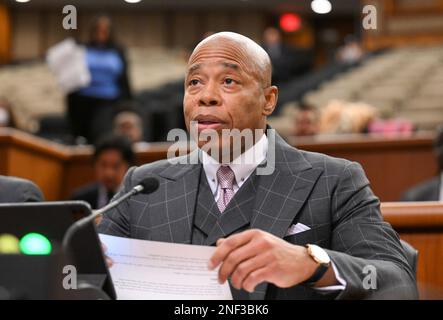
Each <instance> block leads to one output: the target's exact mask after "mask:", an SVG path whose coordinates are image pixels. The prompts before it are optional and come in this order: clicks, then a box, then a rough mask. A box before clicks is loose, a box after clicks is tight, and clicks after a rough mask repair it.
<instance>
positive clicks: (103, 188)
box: [71, 135, 135, 209]
mask: <svg viewBox="0 0 443 320" xmlns="http://www.w3.org/2000/svg"><path fill="white" fill-rule="evenodd" d="M134 163H135V155H134V152H133V151H132V145H131V142H130V141H129V140H128V139H127V138H126V137H121V136H114V135H110V136H107V137H104V138H102V140H100V141H99V142H98V143H97V146H96V148H95V152H94V172H95V178H96V181H95V182H93V183H91V184H88V185H86V186H83V187H81V188H79V189H78V190H76V191H75V192H74V193H73V195H72V196H71V200H83V201H86V202H88V203H89V204H90V205H91V207H92V209H99V208H102V207H104V206H105V205H107V204H108V203H109V201H110V200H111V199H112V197H113V196H114V194H115V193H116V192H117V191H118V190H119V188H120V184H121V182H122V181H123V177H124V176H125V173H126V171H127V170H128V169H129V167H131V166H132V165H133V164H134Z"/></svg>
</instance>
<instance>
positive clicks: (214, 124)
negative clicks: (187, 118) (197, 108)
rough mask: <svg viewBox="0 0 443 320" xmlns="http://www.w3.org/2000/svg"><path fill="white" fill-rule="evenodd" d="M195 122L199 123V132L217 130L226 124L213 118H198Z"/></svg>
mask: <svg viewBox="0 0 443 320" xmlns="http://www.w3.org/2000/svg"><path fill="white" fill-rule="evenodd" d="M194 121H197V127H198V131H201V130H204V129H213V130H217V129H220V128H221V127H222V126H223V124H224V122H223V121H222V120H220V119H218V118H216V117H213V116H198V117H196V118H195V120H194Z"/></svg>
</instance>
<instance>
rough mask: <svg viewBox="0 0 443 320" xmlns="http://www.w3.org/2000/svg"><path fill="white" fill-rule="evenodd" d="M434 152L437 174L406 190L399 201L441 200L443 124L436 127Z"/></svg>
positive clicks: (442, 188)
mask: <svg viewBox="0 0 443 320" xmlns="http://www.w3.org/2000/svg"><path fill="white" fill-rule="evenodd" d="M434 154H435V158H436V160H437V165H438V173H437V176H436V177H434V178H432V179H429V180H427V181H425V182H422V183H420V184H418V185H416V186H414V187H412V188H411V189H409V190H407V191H406V192H405V193H404V194H403V195H402V197H401V201H443V187H442V183H441V182H442V179H443V126H440V127H439V128H438V129H437V135H436V137H435V140H434Z"/></svg>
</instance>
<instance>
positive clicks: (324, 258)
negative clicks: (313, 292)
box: [300, 244, 331, 286]
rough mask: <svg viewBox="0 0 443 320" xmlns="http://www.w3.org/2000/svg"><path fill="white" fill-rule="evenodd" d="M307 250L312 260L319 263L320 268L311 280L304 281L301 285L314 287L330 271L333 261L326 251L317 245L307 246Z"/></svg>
mask: <svg viewBox="0 0 443 320" xmlns="http://www.w3.org/2000/svg"><path fill="white" fill-rule="evenodd" d="M306 248H307V250H308V254H309V255H310V256H311V258H312V259H313V260H314V261H315V262H317V263H318V267H317V270H315V272H314V274H313V275H312V276H311V277H310V278H309V279H307V280H305V281H303V282H302V283H300V284H301V285H304V286H313V285H315V283H316V282H317V281H318V280H320V279H321V278H322V277H323V275H324V274H325V273H326V271H328V269H329V266H330V265H331V259H330V258H329V255H328V253H327V252H326V251H325V250H324V249H322V248H320V247H319V246H317V245H315V244H307V245H306Z"/></svg>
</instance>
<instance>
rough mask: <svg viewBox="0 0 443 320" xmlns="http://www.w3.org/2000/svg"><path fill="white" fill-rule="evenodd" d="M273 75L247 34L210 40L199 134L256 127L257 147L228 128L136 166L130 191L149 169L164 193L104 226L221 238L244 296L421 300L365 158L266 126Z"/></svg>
mask: <svg viewBox="0 0 443 320" xmlns="http://www.w3.org/2000/svg"><path fill="white" fill-rule="evenodd" d="M271 72H272V70H271V62H270V59H269V56H268V55H267V53H266V52H265V51H264V50H263V48H261V47H260V46H259V45H257V44H256V43H255V42H253V41H252V40H251V39H249V38H246V37H244V36H242V35H239V34H235V33H231V32H222V33H217V34H214V35H212V36H210V37H208V38H206V39H204V40H203V41H202V42H200V44H199V45H198V46H197V47H196V48H195V50H194V51H193V53H192V55H191V57H190V59H189V62H188V70H187V74H186V80H185V96H184V101H183V106H184V115H185V120H186V124H187V126H188V130H189V129H191V128H192V126H191V121H194V124H195V123H196V124H197V131H198V132H199V133H202V132H204V130H209V129H211V130H213V131H216V133H218V134H220V133H222V131H223V130H227V131H228V132H234V131H235V130H233V129H238V130H240V131H242V130H246V131H247V130H250V131H254V135H255V136H254V137H255V144H254V145H253V146H248V145H247V144H246V143H244V141H243V140H242V144H240V146H237V148H235V147H232V144H229V142H230V141H231V138H230V137H229V136H227V137H226V136H223V135H222V136H220V135H218V136H216V138H214V140H212V139H211V140H210V141H209V142H208V141H207V140H206V141H205V140H198V146H199V148H197V149H196V150H194V151H193V152H191V153H190V154H189V155H187V156H183V157H179V158H172V159H168V160H162V161H158V162H155V163H151V164H146V165H143V166H141V167H134V168H131V169H130V170H129V171H128V173H127V174H126V177H125V179H124V183H123V188H122V190H121V192H120V193H119V195H122V194H124V193H126V192H128V191H129V190H131V189H132V188H133V187H134V186H135V185H137V184H138V183H139V182H140V181H141V180H142V179H144V178H146V177H147V176H154V177H156V178H157V179H158V180H159V181H160V187H159V189H158V190H157V191H156V192H154V193H152V194H149V195H146V194H139V195H136V196H134V197H133V198H131V199H129V200H128V201H125V202H123V203H122V204H121V205H120V206H118V207H117V208H116V209H114V210H112V211H110V212H108V214H106V215H104V217H103V220H102V222H101V224H100V225H99V226H98V231H99V232H101V233H105V234H110V235H115V236H121V237H130V238H136V239H146V240H154V241H165V242H175V243H187V244H197V245H208V246H214V245H216V246H217V249H216V251H215V253H214V255H213V256H212V257H211V259H210V261H208V267H209V268H210V269H213V268H215V267H217V266H220V269H219V271H218V272H219V280H220V281H221V282H225V281H226V280H229V282H230V285H231V286H232V289H233V296H234V298H243V299H244V298H251V299H264V298H269V299H334V298H339V299H363V298H367V299H383V298H401V299H414V298H417V288H416V284H415V280H414V274H413V272H412V270H411V266H410V265H409V264H408V262H407V259H406V257H405V253H404V251H403V249H402V246H401V244H400V241H399V238H398V235H397V234H396V233H395V231H394V230H393V229H392V228H391V226H390V225H389V224H388V223H386V222H384V221H383V218H382V216H381V213H380V202H379V200H378V198H377V197H376V196H374V194H373V193H372V191H371V189H370V187H369V182H368V180H367V178H366V176H365V174H364V172H363V169H362V168H361V166H360V165H359V164H358V163H355V162H350V161H347V160H343V159H336V158H332V157H328V156H326V155H322V154H318V153H312V152H305V151H301V150H298V149H295V148H293V147H291V146H290V145H288V144H287V143H286V142H284V141H283V139H282V138H281V137H279V136H278V135H277V134H275V135H274V134H273V131H272V129H269V128H268V130H266V128H267V127H266V119H267V117H268V116H269V115H270V114H271V113H272V112H273V110H274V108H275V105H276V102H277V95H278V89H277V87H275V86H273V85H272V84H271ZM192 131H194V130H192ZM265 131H266V134H265ZM194 133H195V132H194ZM208 144H209V146H216V147H217V148H214V149H206V147H207V145H208ZM208 150H209V151H208ZM216 151H218V152H216ZM217 153H218V156H217ZM236 153H237V154H239V155H238V157H236V156H235V155H236ZM220 155H223V156H227V159H226V158H225V159H223V157H222V159H220ZM223 160H225V161H223ZM236 160H239V161H236ZM272 163H274V164H275V166H274V168H273V170H270V171H267V172H266V170H262V169H266V168H271V169H272ZM369 269H370V270H372V272H368V270H369ZM369 273H371V274H369ZM368 277H369V278H371V279H372V280H373V281H368Z"/></svg>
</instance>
